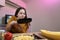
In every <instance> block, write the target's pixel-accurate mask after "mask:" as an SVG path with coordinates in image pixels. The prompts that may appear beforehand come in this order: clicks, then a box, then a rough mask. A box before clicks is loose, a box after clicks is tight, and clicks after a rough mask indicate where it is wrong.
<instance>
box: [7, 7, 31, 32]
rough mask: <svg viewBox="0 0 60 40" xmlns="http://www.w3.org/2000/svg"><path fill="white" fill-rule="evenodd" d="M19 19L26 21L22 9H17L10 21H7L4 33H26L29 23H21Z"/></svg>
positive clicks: (24, 10) (24, 11) (23, 9)
mask: <svg viewBox="0 0 60 40" xmlns="http://www.w3.org/2000/svg"><path fill="white" fill-rule="evenodd" d="M21 19H23V20H25V19H27V14H26V9H25V8H23V7H20V8H18V9H17V10H16V12H15V15H14V16H12V18H11V19H9V21H8V24H7V26H6V31H8V32H11V33H25V32H27V30H28V28H29V24H30V22H31V21H30V22H24V23H23V22H22V20H21ZM18 20H19V21H18ZM20 21H21V22H20ZM19 22H20V23H19Z"/></svg>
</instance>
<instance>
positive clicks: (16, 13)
mask: <svg viewBox="0 0 60 40" xmlns="http://www.w3.org/2000/svg"><path fill="white" fill-rule="evenodd" d="M21 9H24V10H25V15H26V16H25V18H27V14H26V9H25V8H23V7H20V8H17V10H16V12H15V16H16V17H17V15H18V13H19V11H20V10H21Z"/></svg>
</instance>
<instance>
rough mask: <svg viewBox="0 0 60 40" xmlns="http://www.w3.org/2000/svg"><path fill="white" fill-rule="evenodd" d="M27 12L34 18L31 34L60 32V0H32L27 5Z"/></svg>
mask: <svg viewBox="0 0 60 40" xmlns="http://www.w3.org/2000/svg"><path fill="white" fill-rule="evenodd" d="M27 11H28V15H29V17H32V24H31V29H30V30H31V32H36V31H39V30H41V29H46V30H53V31H60V0H32V1H30V2H29V3H28V4H27Z"/></svg>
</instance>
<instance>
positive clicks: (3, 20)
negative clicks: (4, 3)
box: [1, 16, 5, 24]
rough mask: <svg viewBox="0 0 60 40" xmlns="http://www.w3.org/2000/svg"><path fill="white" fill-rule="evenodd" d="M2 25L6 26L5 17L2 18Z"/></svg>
mask: <svg viewBox="0 0 60 40" xmlns="http://www.w3.org/2000/svg"><path fill="white" fill-rule="evenodd" d="M1 24H5V16H4V17H2V23H1Z"/></svg>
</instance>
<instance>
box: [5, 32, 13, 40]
mask: <svg viewBox="0 0 60 40" xmlns="http://www.w3.org/2000/svg"><path fill="white" fill-rule="evenodd" d="M12 36H13V35H12V33H10V32H6V33H5V34H4V40H11V39H12Z"/></svg>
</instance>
